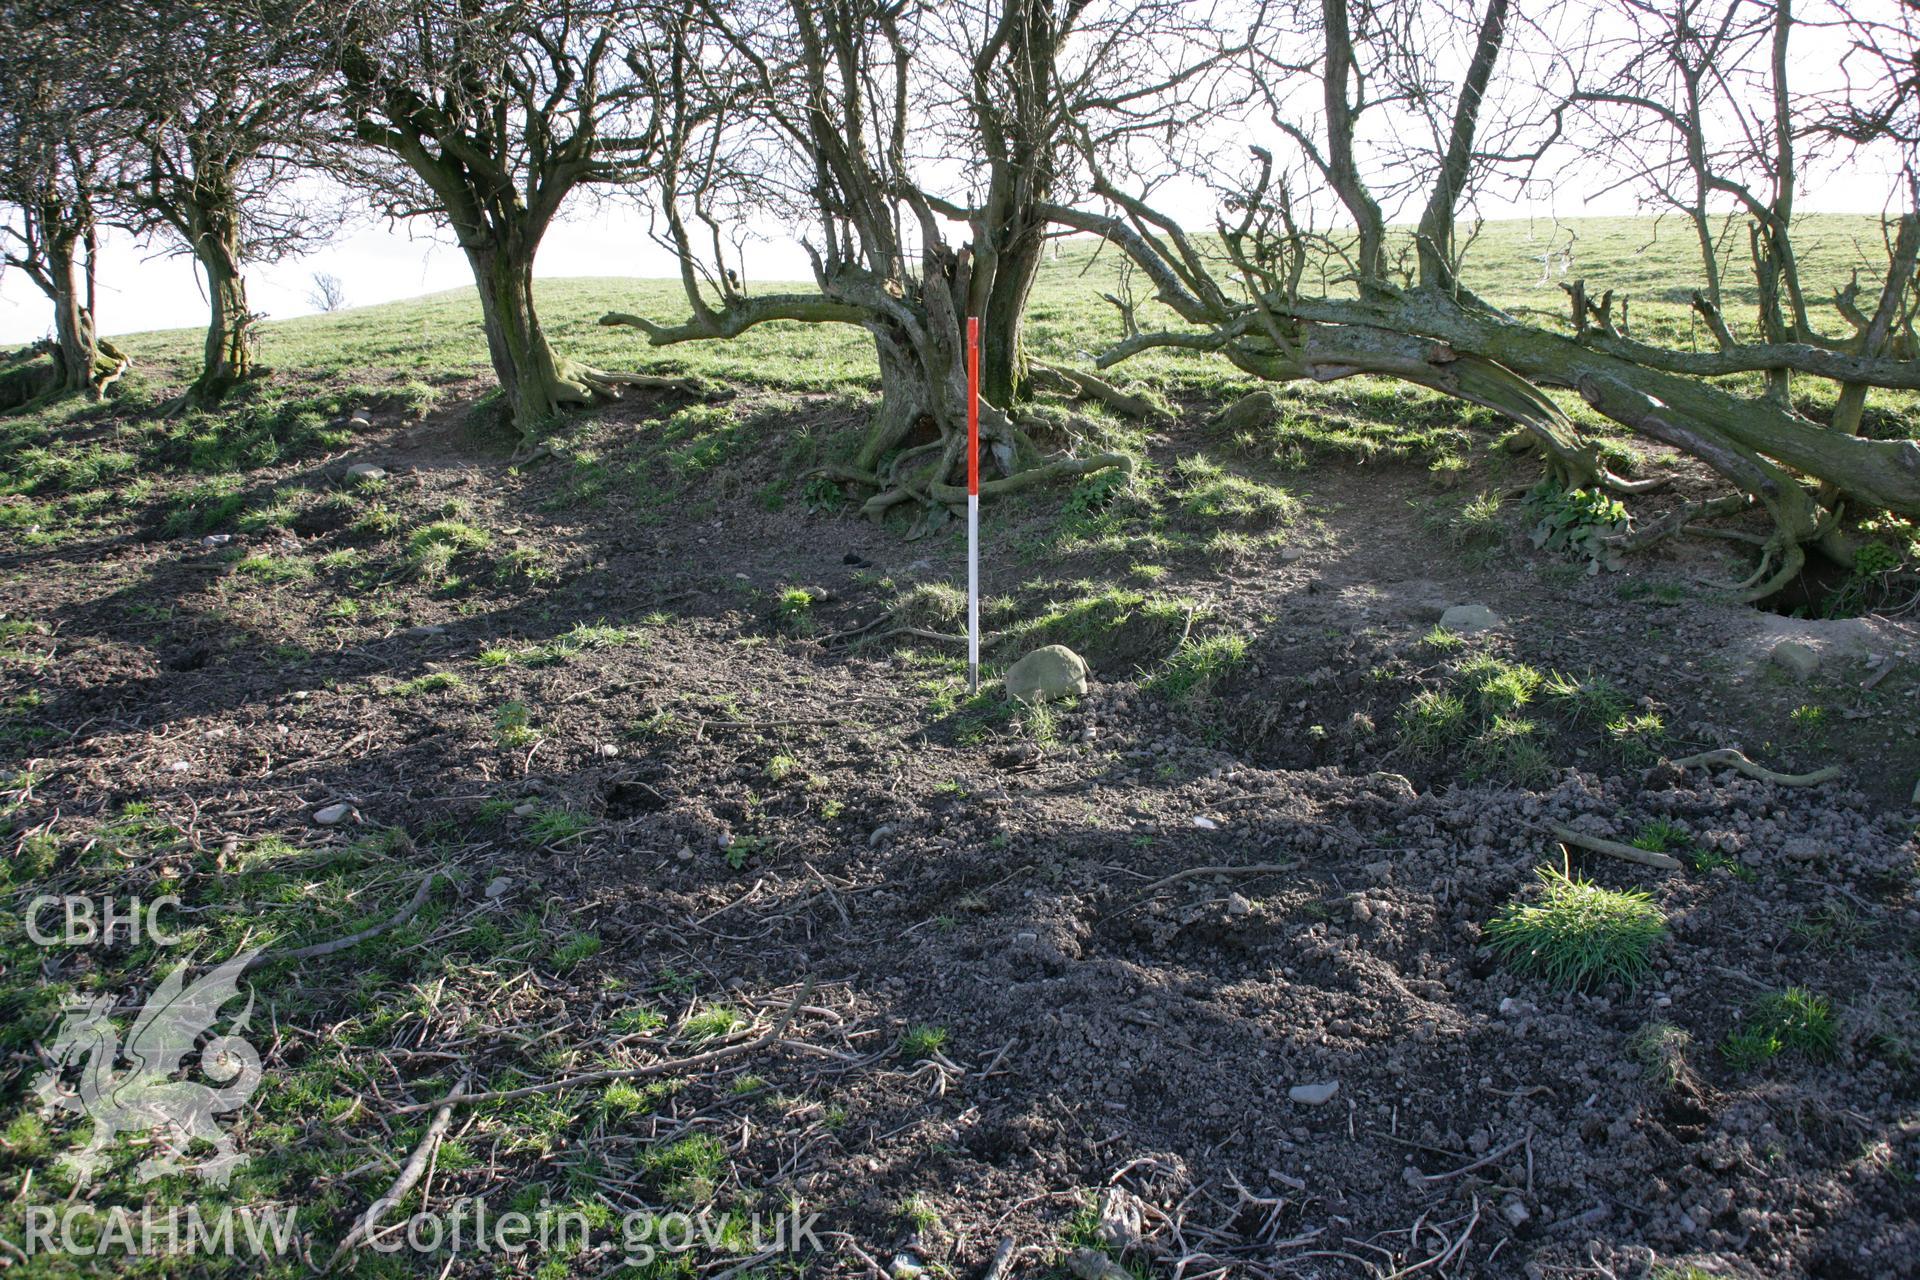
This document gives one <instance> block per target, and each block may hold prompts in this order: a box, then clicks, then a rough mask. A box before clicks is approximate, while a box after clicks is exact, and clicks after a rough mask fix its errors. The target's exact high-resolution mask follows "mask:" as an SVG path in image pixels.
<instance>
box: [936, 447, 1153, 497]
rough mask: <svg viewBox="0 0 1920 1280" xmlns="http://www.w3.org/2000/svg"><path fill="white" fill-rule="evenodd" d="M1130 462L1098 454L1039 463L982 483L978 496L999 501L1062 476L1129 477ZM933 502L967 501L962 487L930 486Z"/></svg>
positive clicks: (1115, 455) (1118, 455)
mask: <svg viewBox="0 0 1920 1280" xmlns="http://www.w3.org/2000/svg"><path fill="white" fill-rule="evenodd" d="M1133 466H1134V463H1133V459H1132V458H1131V457H1129V456H1128V455H1127V454H1124V453H1098V454H1094V455H1093V456H1092V457H1089V458H1058V459H1055V460H1054V461H1052V462H1046V463H1042V464H1041V465H1039V466H1037V467H1028V468H1027V469H1026V470H1025V471H1017V472H1015V473H1014V474H1012V475H1010V476H1005V477H1003V478H1001V479H999V480H982V481H981V482H980V496H981V497H983V498H986V497H999V496H1001V495H1004V494H1009V493H1018V492H1019V491H1020V490H1022V489H1031V488H1033V487H1034V486H1035V485H1039V484H1046V483H1048V482H1049V481H1053V480H1058V479H1060V478H1062V477H1063V476H1087V475H1093V474H1095V473H1096V472H1100V471H1112V470H1119V471H1124V472H1126V473H1127V474H1128V475H1132V474H1133ZM932 493H933V496H934V498H935V499H937V500H938V501H941V502H950V503H958V502H965V501H966V500H967V490H966V486H964V485H954V484H936V485H933V486H932Z"/></svg>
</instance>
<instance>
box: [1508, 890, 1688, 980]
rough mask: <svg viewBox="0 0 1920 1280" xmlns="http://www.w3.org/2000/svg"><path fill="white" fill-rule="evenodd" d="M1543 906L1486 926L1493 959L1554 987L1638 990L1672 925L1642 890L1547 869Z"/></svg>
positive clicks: (1514, 910) (1515, 907)
mask: <svg viewBox="0 0 1920 1280" xmlns="http://www.w3.org/2000/svg"><path fill="white" fill-rule="evenodd" d="M1538 875H1539V877H1540V885H1541V891H1540V899H1539V901H1537V902H1531V903H1512V904H1509V905H1508V907H1507V908H1506V909H1505V910H1504V911H1503V912H1501V913H1500V914H1499V915H1498V916H1496V917H1494V919H1493V920H1492V921H1491V922H1490V923H1489V924H1488V925H1487V939H1488V941H1489V942H1490V943H1491V944H1492V946H1493V949H1494V951H1495V953H1497V954H1498V955H1499V956H1500V957H1501V958H1502V959H1503V960H1505V961H1506V962H1507V963H1508V964H1509V965H1510V966H1512V967H1513V968H1514V969H1515V970H1517V971H1518V972H1520V973H1523V974H1527V975H1530V976H1535V977H1541V978H1545V979H1546V980H1547V981H1548V982H1549V983H1551V984H1552V985H1554V986H1556V987H1564V988H1569V989H1572V990H1575V991H1579V990H1592V989H1595V988H1597V987H1601V986H1604V985H1605V984H1606V983H1608V982H1619V983H1621V984H1623V985H1624V986H1627V987H1630V988H1631V987H1635V986H1638V985H1639V984H1640V981H1641V979H1643V978H1644V977H1646V975H1647V972H1648V971H1649V970H1650V969H1651V968H1652V967H1653V948H1654V944H1655V943H1657V942H1659V941H1660V939H1661V938H1663V937H1664V936H1666V931H1667V926H1666V919H1665V917H1663V916H1662V915H1661V914H1660V909H1659V908H1658V907H1656V906H1655V905H1654V904H1653V899H1652V897H1651V896H1650V895H1649V894H1647V893H1645V892H1643V891H1640V890H1637V889H1632V890H1625V891H1622V890H1616V889H1607V888H1603V887H1602V886H1600V885H1597V884H1595V883H1593V882H1592V881H1590V880H1580V879H1575V878H1573V877H1570V876H1568V875H1566V874H1565V873H1564V872H1561V871H1557V870H1555V869H1554V868H1552V867H1541V868H1540V869H1539V872H1538Z"/></svg>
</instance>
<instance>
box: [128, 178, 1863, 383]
mask: <svg viewBox="0 0 1920 1280" xmlns="http://www.w3.org/2000/svg"><path fill="white" fill-rule="evenodd" d="M1805 225H1806V228H1807V229H1806V231H1804V232H1803V233H1802V236H1801V247H1802V259H1801V261H1802V274H1803V278H1804V280H1805V282H1806V285H1807V288H1808V290H1809V292H1810V294H1812V295H1813V297H1814V298H1815V299H1827V298H1830V296H1831V291H1832V290H1834V289H1838V288H1840V287H1842V286H1843V285H1845V284H1846V283H1847V281H1848V280H1849V279H1850V278H1851V276H1852V273H1853V272H1854V271H1855V270H1856V269H1857V270H1858V271H1859V272H1860V278H1861V282H1862V287H1863V288H1871V287H1872V285H1873V282H1874V281H1875V280H1876V279H1877V277H1878V273H1879V271H1880V270H1881V269H1882V266H1883V265H1884V254H1883V252H1882V249H1881V244H1880V223H1879V220H1878V219H1875V218H1868V217H1855V216H1840V215H1829V216H1819V217H1812V218H1808V219H1807V220H1806V224H1805ZM1569 231H1571V232H1572V234H1573V236H1574V237H1575V239H1574V240H1573V251H1574V258H1573V266H1572V270H1571V271H1570V272H1567V273H1565V274H1563V273H1562V272H1561V270H1560V268H1559V267H1558V266H1557V265H1556V266H1555V268H1554V269H1553V270H1552V271H1551V272H1550V273H1545V277H1544V279H1543V266H1542V263H1541V260H1540V256H1541V255H1542V254H1543V253H1545V252H1546V251H1547V249H1548V248H1549V245H1551V246H1552V247H1553V248H1554V249H1556V250H1558V249H1564V248H1565V247H1566V245H1567V243H1568V241H1567V233H1568V232H1569ZM1744 245H1745V233H1744V230H1742V229H1741V227H1739V226H1736V227H1735V229H1734V234H1732V235H1730V236H1729V237H1728V250H1727V266H1726V268H1725V271H1724V277H1723V278H1724V279H1725V280H1726V282H1727V286H1728V288H1727V302H1726V307H1727V310H1728V312H1729V317H1728V318H1729V321H1730V323H1732V324H1733V325H1734V326H1735V327H1736V330H1739V329H1742V328H1750V327H1751V323H1752V316H1751V311H1750V309H1751V306H1752V303H1753V290H1752V287H1751V276H1750V274H1747V273H1741V272H1740V271H1739V270H1738V268H1739V266H1740V261H1741V260H1740V259H1739V258H1737V257H1736V256H1735V250H1738V251H1739V252H1740V253H1744ZM1121 261H1122V259H1121V255H1120V254H1119V253H1118V251H1116V250H1114V249H1112V248H1111V247H1106V248H1103V249H1101V250H1100V251H1098V252H1096V251H1095V248H1094V246H1092V245H1091V244H1090V243H1089V242H1088V241H1086V240H1085V239H1075V240H1069V241H1066V242H1063V246H1062V251H1061V253H1060V256H1059V257H1058V258H1057V259H1056V260H1054V261H1052V262H1050V263H1048V264H1047V266H1046V267H1045V269H1044V270H1043V271H1042V274H1041V277H1040V282H1039V285H1038V287H1037V288H1036V290H1035V293H1034V297H1033V302H1032V307H1031V310H1030V311H1029V313H1028V325H1029V336H1030V338H1031V342H1032V347H1033V350H1034V353H1035V354H1036V355H1038V356H1039V357H1040V358H1042V359H1046V360H1054V361H1061V362H1071V363H1082V364H1084V363H1087V362H1088V360H1089V358H1090V356H1091V355H1093V354H1096V353H1098V352H1099V351H1100V350H1102V349H1103V348H1104V347H1105V346H1106V345H1108V344H1110V343H1112V342H1113V341H1115V340H1116V339H1117V338H1118V336H1119V321H1118V318H1117V315H1116V313H1115V312H1114V310H1113V308H1112V307H1111V306H1109V305H1108V304H1107V303H1106V302H1104V301H1102V300H1101V297H1100V295H1101V294H1102V293H1105V292H1110V291H1113V290H1114V289H1115V288H1116V286H1117V284H1118V282H1119V279H1120V265H1121ZM1468 263H1469V265H1468V271H1467V278H1468V280H1469V282H1470V283H1471V284H1472V285H1473V287H1474V288H1475V289H1476V290H1477V291H1478V292H1480V293H1481V294H1482V296H1484V297H1487V298H1489V299H1490V300H1492V301H1494V302H1496V303H1498V304H1500V305H1502V306H1505V307H1508V308H1511V309H1514V310H1516V311H1524V312H1526V313H1528V314H1529V315H1530V316H1533V315H1538V314H1542V313H1544V314H1547V315H1550V316H1552V317H1554V318H1555V319H1556V321H1557V322H1558V323H1560V324H1562V325H1564V324H1565V318H1566V316H1567V314H1568V312H1567V299H1566V296H1565V294H1564V293H1563V292H1562V291H1561V289H1560V285H1561V284H1562V283H1565V282H1569V281H1571V280H1574V279H1578V278H1584V279H1585V280H1586V281H1587V285H1588V289H1589V292H1590V293H1591V294H1593V295H1594V296H1598V294H1599V293H1600V292H1601V291H1603V290H1605V289H1613V290H1615V291H1616V293H1618V294H1620V295H1623V296H1625V297H1626V298H1627V299H1628V300H1629V301H1630V304H1631V307H1632V315H1633V317H1634V319H1635V320H1636V321H1637V322H1638V325H1639V331H1640V332H1641V333H1643V334H1645V335H1647V336H1649V337H1652V338H1658V339H1660V340H1665V341H1677V342H1680V343H1683V344H1684V343H1686V342H1689V341H1691V340H1694V339H1696V338H1698V339H1705V338H1706V337H1707V335H1706V334H1705V333H1704V332H1703V331H1697V327H1696V326H1694V325H1693V324H1692V323H1691V322H1690V319H1689V313H1690V309H1689V306H1688V299H1689V298H1690V297H1691V294H1692V292H1693V290H1694V289H1696V288H1698V287H1699V285H1700V282H1701V272H1700V268H1699V258H1698V254H1697V250H1696V247H1695V245H1694V243H1693V240H1692V238H1691V233H1690V231H1689V229H1688V228H1687V227H1686V226H1685V225H1684V224H1683V223H1682V222H1681V221H1680V220H1679V219H1677V218H1670V219H1665V220H1655V219H1606V218H1576V219H1567V220H1562V221H1561V223H1560V224H1559V229H1558V230H1556V228H1555V226H1554V224H1553V223H1551V222H1549V221H1545V220H1532V221H1514V222H1497V223H1490V224H1488V225H1486V226H1485V228H1484V229H1483V230H1482V231H1481V233H1480V234H1479V236H1478V237H1477V238H1476V239H1475V240H1474V242H1473V244H1472V246H1471V248H1470V250H1469V257H1468ZM1134 280H1135V286H1136V288H1137V289H1139V288H1142V287H1143V285H1144V282H1143V281H1142V280H1141V278H1140V277H1138V276H1137V275H1136V276H1135V277H1134ZM785 287H798V288H805V287H806V286H805V285H796V286H783V285H780V284H777V283H774V284H767V285H765V286H763V288H764V289H765V290H767V291H775V290H779V289H782V288H785ZM538 293H539V305H540V307H541V309H542V312H543V319H544V320H545V322H546V324H547V328H548V335H549V337H550V338H551V339H552V340H553V341H554V343H555V344H556V345H557V346H558V347H560V348H562V349H563V350H564V351H566V353H567V354H569V355H571V356H574V357H576V358H579V359H583V360H586V361H588V362H589V363H593V364H596V365H600V366H602V367H605V368H644V369H646V370H648V371H676V372H690V373H699V374H703V375H706V376H709V377H713V378H717V379H723V380H728V381H750V382H753V383H755V384H757V385H760V386H763V387H769V388H781V389H789V390H807V391H818V390H827V389H834V388H842V387H847V386H856V385H863V384H865V383H866V382H869V381H870V380H871V379H872V378H873V376H874V366H873V351H872V343H871V341H870V340H869V339H868V338H867V336H866V335H865V334H864V333H862V332H860V331H859V330H858V329H855V328H852V327H850V326H846V325H821V326H812V327H809V326H803V325H798V324H793V323H784V322H783V323H775V324H769V325H766V326H763V327H762V328H760V329H757V330H754V331H753V332H751V333H748V334H746V335H744V336H743V337H741V338H739V339H736V340H734V341H731V342H710V343H687V344H684V345H680V346H677V347H669V348H650V347H648V346H647V345H646V343H645V341H644V339H643V338H642V337H641V336H640V335H639V334H638V333H637V332H636V331H634V330H632V329H625V328H602V327H601V326H600V325H599V324H598V323H597V321H598V319H599V317H600V316H601V315H603V314H605V313H606V312H608V311H633V312H637V313H639V314H641V315H645V316H648V317H649V318H653V319H659V320H674V319H678V318H681V317H682V316H683V314H684V312H685V309H686V307H685V302H684V299H683V297H682V295H681V293H680V287H679V284H678V282H677V281H671V280H633V279H618V278H606V279H566V280H541V281H539V283H538ZM1142 296H1143V300H1144V294H1143V295H1142ZM1743 312H1744V314H1743ZM1156 314H1157V315H1158V316H1159V317H1160V318H1161V319H1162V320H1163V321H1166V322H1169V323H1171V322H1173V317H1172V315H1171V313H1169V312H1166V311H1165V310H1164V309H1163V308H1160V307H1158V306H1157V304H1156V305H1150V306H1147V307H1143V309H1142V312H1141V316H1142V321H1143V323H1150V322H1151V317H1153V316H1154V315H1156ZM1816 318H1817V322H1819V323H1823V324H1825V325H1826V326H1827V327H1828V328H1829V329H1830V330H1831V331H1833V332H1835V333H1838V332H1839V329H1837V328H1835V327H1834V326H1836V325H1837V324H1838V318H1837V316H1836V315H1835V313H1834V312H1833V311H1832V308H1831V305H1830V304H1829V303H1826V302H1822V303H1821V304H1820V305H1819V307H1818V308H1817V309H1816ZM119 340H120V341H121V343H122V345H123V346H124V347H125V348H126V349H127V350H128V351H129V352H130V353H131V354H132V355H133V356H134V358H135V360H136V361H137V362H140V363H142V364H143V365H145V366H147V367H148V369H149V372H150V373H161V372H164V375H165V377H166V378H168V379H176V378H177V379H180V380H183V381H184V380H185V379H186V378H187V377H188V376H190V371H191V369H192V368H193V362H194V361H196V360H197V359H198V358H199V353H200V343H201V335H200V333H199V331H198V330H192V329H179V330H169V331H164V332H157V333H135V334H127V335H124V336H123V337H122V338H121V339H119ZM260 354H261V358H262V360H263V362H264V363H265V364H267V365H269V366H271V367H273V368H276V369H278V370H280V371H282V372H283V373H288V374H291V373H295V372H297V373H299V374H301V375H302V376H307V377H314V378H321V379H326V380H329V381H342V382H348V383H359V382H373V383H386V382H391V381H401V382H404V381H407V380H410V379H417V380H420V381H423V382H427V383H431V384H439V383H441V382H445V381H450V380H461V379H465V378H469V377H475V376H481V375H484V374H485V373H487V370H488V365H487V354H486V342H485V339H484V336H483V335H482V332H481V328H480V313H479V304H478V302H477V300H476V298H475V296H474V294H473V292H472V291H471V290H468V289H456V290H450V291H448V292H445V293H437V294H432V295H429V296H427V297H423V298H417V299H413V300H411V301H407V302H397V303H388V304H384V305H380V306H372V307H364V308H355V309H352V310H347V311H341V312H336V313H334V314H331V315H324V316H306V317H301V318H298V319H293V320H283V321H275V322H272V323H269V324H267V325H265V326H264V327H263V328H262V331H261V337H260ZM1123 373H1124V374H1125V375H1126V376H1132V377H1147V378H1152V379H1155V380H1179V381H1186V380H1192V381H1194V382H1197V383H1200V384H1203V385H1204V384H1206V383H1209V382H1215V381H1217V380H1218V379H1219V378H1220V377H1222V376H1230V377H1233V378H1235V379H1237V378H1238V375H1234V374H1231V372H1230V371H1227V370H1226V369H1225V366H1224V362H1220V361H1217V360H1208V359H1204V358H1195V357H1191V356H1174V355H1168V354H1164V353H1150V354H1149V355H1147V356H1144V357H1141V358H1138V359H1136V360H1134V361H1131V362H1130V363H1129V364H1128V365H1126V366H1125V368H1124V370H1123Z"/></svg>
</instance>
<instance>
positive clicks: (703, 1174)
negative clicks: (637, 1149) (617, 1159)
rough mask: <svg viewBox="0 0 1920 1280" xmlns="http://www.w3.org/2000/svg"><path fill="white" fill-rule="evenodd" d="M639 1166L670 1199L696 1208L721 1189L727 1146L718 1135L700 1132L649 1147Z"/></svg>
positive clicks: (684, 1205) (686, 1206)
mask: <svg viewBox="0 0 1920 1280" xmlns="http://www.w3.org/2000/svg"><path fill="white" fill-rule="evenodd" d="M640 1166H641V1168H643V1169H645V1170H646V1172H647V1173H648V1174H649V1175H651V1176H652V1178H653V1179H654V1181H655V1183H656V1185H658V1186H659V1188H660V1192H661V1194H662V1195H664V1196H666V1198H667V1199H668V1200H671V1201H673V1202H674V1203H675V1204H678V1205H681V1206H683V1207H685V1208H689V1209H691V1208H696V1207H698V1206H700V1205H703V1204H706V1203H707V1202H709V1201H711V1200H712V1199H713V1197H714V1194H715V1192H716V1191H718V1190H719V1184H720V1176H721V1174H722V1173H724V1172H725V1171H726V1167H727V1148H726V1144H724V1143H723V1142H721V1141H720V1140H719V1139H718V1138H715V1137H712V1136H711V1135H709V1134H704V1133H697V1134H694V1135H693V1136H691V1137H686V1138H682V1139H680V1140H679V1141H678V1142H670V1143H668V1144H667V1145H665V1146H663V1147H651V1148H649V1149H648V1150H647V1151H646V1152H645V1154H643V1155H642V1156H641V1157H640Z"/></svg>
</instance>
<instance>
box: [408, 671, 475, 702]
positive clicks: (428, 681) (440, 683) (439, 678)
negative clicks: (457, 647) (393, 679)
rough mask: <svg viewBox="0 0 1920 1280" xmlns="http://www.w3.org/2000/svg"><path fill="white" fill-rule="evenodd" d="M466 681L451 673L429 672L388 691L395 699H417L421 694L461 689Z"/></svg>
mask: <svg viewBox="0 0 1920 1280" xmlns="http://www.w3.org/2000/svg"><path fill="white" fill-rule="evenodd" d="M466 683H467V682H466V681H465V680H463V679H462V678H461V677H460V676H458V675H456V674H454V673H453V672H451V671H431V672H428V673H427V674H426V675H424V676H415V677H414V678H413V679H411V680H402V681H401V682H400V683H399V684H396V685H395V686H393V688H392V689H390V690H388V692H389V693H391V694H392V695H393V696H394V697H396V698H417V697H419V696H420V695H421V694H423V693H440V692H442V691H444V690H447V689H463V688H465V687H466Z"/></svg>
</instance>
